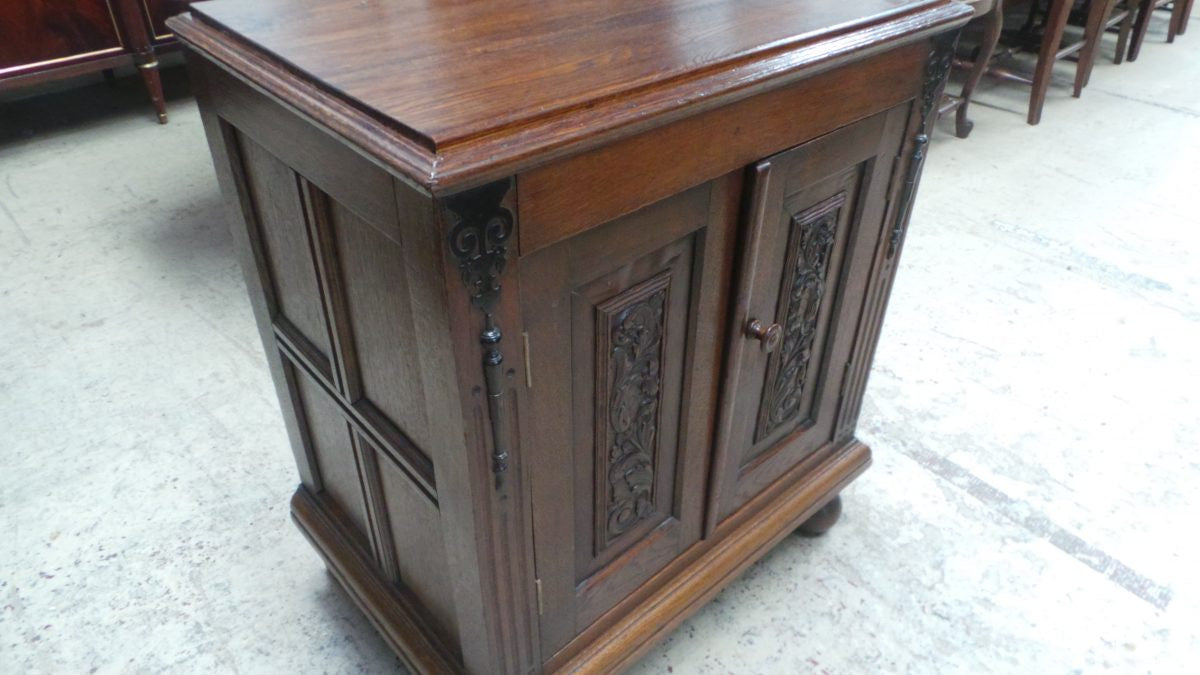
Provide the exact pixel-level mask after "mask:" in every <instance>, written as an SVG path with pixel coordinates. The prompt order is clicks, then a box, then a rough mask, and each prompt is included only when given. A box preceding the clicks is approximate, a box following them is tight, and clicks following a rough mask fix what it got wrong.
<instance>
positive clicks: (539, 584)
mask: <svg viewBox="0 0 1200 675" xmlns="http://www.w3.org/2000/svg"><path fill="white" fill-rule="evenodd" d="M533 587H534V589H536V590H537V603H538V616H541V615H542V611H543V608H542V580H541V579H534V580H533Z"/></svg>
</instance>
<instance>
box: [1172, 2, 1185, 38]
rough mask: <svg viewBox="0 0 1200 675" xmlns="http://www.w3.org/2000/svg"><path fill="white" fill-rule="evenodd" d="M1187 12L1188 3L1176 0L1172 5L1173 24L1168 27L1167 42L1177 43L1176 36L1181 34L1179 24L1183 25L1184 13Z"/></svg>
mask: <svg viewBox="0 0 1200 675" xmlns="http://www.w3.org/2000/svg"><path fill="white" fill-rule="evenodd" d="M1186 10H1187V3H1186V2H1184V0H1175V2H1173V3H1171V23H1170V25H1168V26H1167V42H1168V43H1171V42H1174V41H1175V36H1176V35H1178V34H1179V24H1181V23H1183V13H1184V11H1186Z"/></svg>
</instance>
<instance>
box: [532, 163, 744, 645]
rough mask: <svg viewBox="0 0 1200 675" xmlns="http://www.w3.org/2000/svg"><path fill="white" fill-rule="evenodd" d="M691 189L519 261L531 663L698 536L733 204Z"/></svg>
mask: <svg viewBox="0 0 1200 675" xmlns="http://www.w3.org/2000/svg"><path fill="white" fill-rule="evenodd" d="M724 184H725V183H724V182H723V181H717V182H714V183H711V184H707V185H702V186H700V187H697V188H694V189H691V190H689V191H686V192H684V193H681V194H679V195H676V196H675V197H671V198H669V199H667V200H664V201H662V202H660V203H658V204H655V205H652V206H649V207H646V208H645V209H642V210H641V211H639V212H637V213H634V214H632V215H630V216H626V217H624V218H621V219H618V220H616V221H613V222H611V223H608V224H606V225H603V226H601V227H598V228H596V229H594V230H591V231H589V232H587V233H585V234H581V235H578V236H576V237H573V238H571V239H569V240H566V241H564V242H561V243H559V244H556V245H554V246H551V247H549V248H547V249H544V250H541V251H538V252H536V253H534V254H532V255H530V256H528V257H526V258H523V259H522V260H521V264H520V265H521V288H522V291H521V296H522V298H521V303H522V312H523V315H524V316H523V320H524V324H525V330H526V339H527V342H526V344H527V350H528V359H529V360H528V366H527V370H526V378H527V383H526V384H527V387H526V389H525V392H526V396H525V397H524V405H523V416H522V417H521V419H522V420H523V422H522V423H523V424H525V425H531V426H532V428H535V429H537V433H536V434H535V433H527V434H524V435H523V438H524V441H523V444H522V451H523V452H525V453H527V454H526V458H527V460H526V462H525V465H526V466H528V467H531V469H530V470H531V472H532V474H533V476H532V481H531V483H532V486H533V487H532V489H533V505H534V507H533V510H534V534H535V538H536V541H535V548H536V564H537V575H538V578H539V581H538V583H539V585H540V586H541V593H540V598H541V603H540V605H541V607H540V609H541V631H540V633H541V638H542V654H543V656H544V657H545V658H547V659H549V658H550V657H552V656H553V655H554V654H555V652H556V651H558V650H559V649H560V648H562V647H563V646H564V645H565V644H567V643H568V642H569V641H570V640H571V638H573V637H575V636H576V635H578V634H579V633H580V632H581V631H583V630H584V629H586V628H587V627H588V626H589V625H591V624H592V623H593V622H595V621H596V620H597V619H598V618H599V617H600V616H601V615H602V614H603V613H604V612H605V611H607V610H608V609H610V608H612V607H613V606H614V605H615V604H616V603H618V602H619V601H620V600H621V599H623V598H625V597H627V596H628V595H629V594H630V593H631V592H633V591H635V589H637V588H638V587H639V586H641V585H642V584H644V583H645V582H646V581H647V580H649V579H650V578H651V577H653V576H654V574H655V573H656V572H658V571H660V570H661V569H662V568H663V567H664V566H665V565H667V564H668V563H669V562H670V561H671V560H673V559H674V558H676V557H677V556H678V555H679V554H680V553H681V552H683V551H684V550H685V549H687V547H688V546H690V545H691V544H693V543H695V542H696V541H698V540H699V538H700V532H701V528H702V518H703V507H704V488H705V482H706V473H707V468H708V454H709V450H710V448H711V419H712V415H713V414H714V408H715V405H714V403H715V401H714V400H713V399H714V396H713V393H712V392H713V389H714V387H713V385H714V383H715V378H716V375H715V371H716V370H717V365H718V363H719V348H720V341H719V339H718V338H717V336H716V335H714V333H715V331H712V330H711V327H713V326H718V325H721V323H722V320H721V317H720V308H721V307H722V306H723V304H724V302H723V299H725V298H727V294H726V292H725V290H724V289H723V288H722V287H721V284H720V281H721V280H722V279H723V278H725V275H724V274H723V270H725V269H728V266H729V258H730V257H731V253H730V251H729V250H728V247H727V246H724V245H723V243H722V242H724V241H725V240H726V236H725V230H727V229H729V227H730V226H731V225H732V224H733V222H734V217H735V208H732V207H730V205H735V198H736V195H735V194H733V191H731V190H726V189H725V188H724Z"/></svg>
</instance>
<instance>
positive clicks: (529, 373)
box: [521, 333, 533, 389]
mask: <svg viewBox="0 0 1200 675" xmlns="http://www.w3.org/2000/svg"><path fill="white" fill-rule="evenodd" d="M521 340H522V341H523V342H524V343H525V386H526V387H527V388H529V389H533V368H532V367H531V366H530V365H529V333H521Z"/></svg>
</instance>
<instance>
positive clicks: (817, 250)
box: [713, 106, 908, 524]
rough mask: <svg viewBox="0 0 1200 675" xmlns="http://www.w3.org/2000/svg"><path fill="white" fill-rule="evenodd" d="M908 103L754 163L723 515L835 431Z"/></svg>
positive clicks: (728, 386)
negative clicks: (855, 332)
mask: <svg viewBox="0 0 1200 675" xmlns="http://www.w3.org/2000/svg"><path fill="white" fill-rule="evenodd" d="M907 108H908V106H901V107H899V108H896V109H893V110H891V111H888V112H884V113H880V114H878V115H875V116H873V117H870V118H867V119H865V120H862V121H861V122H857V123H855V124H852V125H850V126H848V127H844V128H842V129H840V130H838V131H835V132H833V133H830V134H828V135H826V136H823V137H820V138H818V139H816V140H814V141H812V142H809V143H806V144H804V145H801V146H799V147H796V148H793V149H792V150H788V151H786V152H783V153H781V154H779V155H776V156H774V157H771V158H769V159H766V160H763V161H762V162H760V163H759V164H758V165H757V166H755V167H754V168H753V172H752V173H753V176H752V185H751V186H750V187H749V195H750V198H749V201H748V213H747V216H746V217H747V221H746V223H745V226H744V227H743V232H742V235H743V237H744V239H743V246H742V253H741V260H740V261H739V268H738V269H739V273H738V274H739V281H738V291H737V293H738V295H737V299H736V301H735V306H734V310H733V312H732V314H731V317H730V322H731V327H730V333H729V335H730V337H729V349H728V353H729V366H728V368H727V371H726V376H725V380H724V383H723V384H724V386H723V394H722V397H723V398H722V416H721V419H720V422H719V423H720V430H719V432H718V452H717V460H716V461H717V466H716V468H715V471H714V474H713V475H714V485H713V499H714V500H715V504H714V509H713V513H714V515H713V522H714V524H715V523H719V522H720V521H721V520H723V519H724V518H725V517H727V516H728V515H730V514H731V513H733V512H734V511H735V510H737V509H738V508H739V507H741V506H742V505H744V504H745V503H746V502H747V501H749V500H750V499H751V498H753V497H754V496H756V495H758V494H759V493H761V492H762V491H763V490H764V489H766V488H768V487H769V486H771V485H772V483H775V482H776V481H779V480H781V479H784V480H786V479H787V478H785V477H792V476H794V475H795V474H796V473H797V472H802V471H803V470H802V469H797V468H796V467H797V466H798V465H800V464H802V463H803V462H804V460H806V459H808V458H813V457H814V453H816V452H817V451H819V450H821V449H822V448H823V447H828V446H829V444H830V442H831V441H833V440H835V439H834V438H833V434H834V426H835V422H836V419H837V414H838V407H839V391H840V389H841V384H842V380H843V378H844V374H845V371H846V366H847V365H848V360H849V358H850V354H851V347H852V345H853V342H854V339H855V336H854V331H855V326H856V324H857V318H858V316H859V315H860V314H861V312H862V305H863V297H864V294H865V285H866V279H867V277H868V275H869V273H870V267H871V263H872V260H873V259H874V258H875V253H876V251H877V248H878V244H879V242H880V237H881V230H882V229H883V220H884V211H885V207H886V202H887V193H888V183H889V178H890V175H891V172H892V165H893V163H894V162H895V158H896V155H897V153H898V151H899V147H900V142H901V138H902V135H903V129H904V125H905V120H906V119H907V114H906V113H907Z"/></svg>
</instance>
